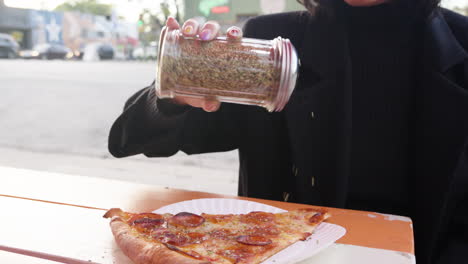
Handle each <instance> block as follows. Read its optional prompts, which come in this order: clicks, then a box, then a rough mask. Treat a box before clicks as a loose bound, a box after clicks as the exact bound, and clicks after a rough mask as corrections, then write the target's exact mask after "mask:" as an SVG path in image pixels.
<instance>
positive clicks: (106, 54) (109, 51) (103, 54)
mask: <svg viewBox="0 0 468 264" xmlns="http://www.w3.org/2000/svg"><path fill="white" fill-rule="evenodd" d="M97 52H98V56H99V59H101V60H112V59H113V58H114V55H115V51H114V48H113V47H112V46H111V45H109V44H101V45H99V47H98V49H97Z"/></svg>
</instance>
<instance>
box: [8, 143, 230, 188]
mask: <svg viewBox="0 0 468 264" xmlns="http://www.w3.org/2000/svg"><path fill="white" fill-rule="evenodd" d="M0 153H1V155H0V165H1V166H6V167H15V168H24V169H32V170H40V171H49V172H59V173H67V174H72V175H83V176H91V177H102V178H110V179H116V180H123V181H130V182H137V183H145V184H154V185H160V186H165V187H171V188H179V189H186V190H193V191H203V192H211V193H219V194H226V195H236V194H237V181H238V180H237V170H238V158H237V152H235V151H233V152H227V153H214V154H205V155H195V156H187V155H185V154H177V155H176V156H174V157H171V158H151V159H150V158H146V157H144V156H137V157H131V158H124V159H116V158H113V157H110V156H106V157H87V156H79V155H70V154H55V153H50V154H49V153H35V152H30V151H24V150H17V149H10V148H0Z"/></svg>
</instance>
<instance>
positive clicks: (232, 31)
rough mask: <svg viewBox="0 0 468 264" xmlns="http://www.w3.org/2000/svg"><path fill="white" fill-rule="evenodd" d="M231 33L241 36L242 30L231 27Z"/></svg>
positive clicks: (234, 35)
mask: <svg viewBox="0 0 468 264" xmlns="http://www.w3.org/2000/svg"><path fill="white" fill-rule="evenodd" d="M229 35H231V36H233V37H239V36H240V30H238V29H235V28H233V29H231V30H230V31H229Z"/></svg>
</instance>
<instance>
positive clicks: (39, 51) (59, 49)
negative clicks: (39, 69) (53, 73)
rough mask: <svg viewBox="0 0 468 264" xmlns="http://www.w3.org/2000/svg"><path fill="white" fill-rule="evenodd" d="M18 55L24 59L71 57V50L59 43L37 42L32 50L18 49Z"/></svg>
mask: <svg viewBox="0 0 468 264" xmlns="http://www.w3.org/2000/svg"><path fill="white" fill-rule="evenodd" d="M20 56H21V57H22V58H24V59H43V60H52V59H71V58H73V52H71V50H70V49H69V48H67V47H65V46H63V45H60V44H39V45H36V46H35V47H34V48H33V49H32V50H23V51H20Z"/></svg>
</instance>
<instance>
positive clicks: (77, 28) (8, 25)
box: [0, 0, 138, 59]
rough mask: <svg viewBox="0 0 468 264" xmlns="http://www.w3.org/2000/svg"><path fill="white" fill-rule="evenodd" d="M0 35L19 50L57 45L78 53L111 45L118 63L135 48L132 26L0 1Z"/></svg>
mask: <svg viewBox="0 0 468 264" xmlns="http://www.w3.org/2000/svg"><path fill="white" fill-rule="evenodd" d="M0 33H7V34H10V35H12V36H13V37H14V38H15V39H16V41H18V43H20V45H21V48H22V49H32V48H33V47H34V46H36V45H39V44H60V45H65V46H66V47H68V48H69V49H71V50H72V51H73V52H75V53H79V52H82V51H84V50H85V49H86V46H87V45H91V44H93V45H96V44H107V45H112V46H113V47H114V49H115V51H116V57H117V58H120V59H127V58H131V54H132V50H133V48H134V47H135V46H137V44H138V31H137V26H136V24H135V23H127V22H122V21H119V20H118V19H116V18H115V17H114V18H113V17H110V18H106V17H103V16H95V15H90V14H82V13H79V12H54V11H44V10H32V9H20V8H11V7H7V6H5V5H4V4H3V0H0Z"/></svg>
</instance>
